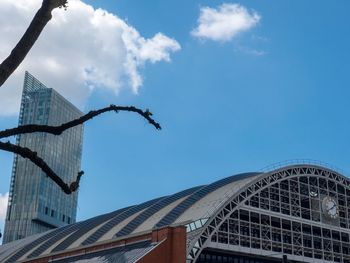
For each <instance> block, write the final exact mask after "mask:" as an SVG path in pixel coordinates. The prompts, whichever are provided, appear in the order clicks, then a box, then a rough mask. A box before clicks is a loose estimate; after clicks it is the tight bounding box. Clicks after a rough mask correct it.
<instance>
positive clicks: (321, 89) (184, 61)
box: [0, 0, 350, 219]
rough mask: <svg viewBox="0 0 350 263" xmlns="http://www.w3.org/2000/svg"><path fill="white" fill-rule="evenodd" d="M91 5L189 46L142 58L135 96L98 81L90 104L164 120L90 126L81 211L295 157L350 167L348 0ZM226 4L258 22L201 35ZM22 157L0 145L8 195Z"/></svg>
mask: <svg viewBox="0 0 350 263" xmlns="http://www.w3.org/2000/svg"><path fill="white" fill-rule="evenodd" d="M85 3H87V4H89V5H92V6H93V7H94V8H99V7H100V8H103V9H105V10H107V11H108V12H109V13H112V14H114V15H116V16H118V17H119V18H121V19H123V20H125V21H127V24H128V25H130V26H132V27H133V28H135V29H136V30H137V31H138V32H139V33H140V35H142V36H143V37H144V38H146V39H147V38H152V37H153V36H154V35H155V34H157V33H158V32H161V33H162V34H164V35H166V36H167V37H169V38H171V39H173V40H174V41H176V42H177V43H178V44H179V45H180V46H181V49H178V50H176V51H175V50H173V51H172V52H170V53H169V54H170V57H169V58H170V61H165V60H159V61H157V62H156V63H152V62H150V61H145V63H141V64H142V65H140V66H139V67H138V71H139V74H140V76H142V79H143V82H142V85H140V86H139V88H138V94H137V95H136V94H135V93H133V92H132V91H131V89H129V88H121V89H120V90H118V95H115V92H114V91H111V90H108V89H103V88H102V89H99V88H95V89H93V91H92V92H91V94H90V95H89V96H88V98H86V100H85V101H84V104H83V106H82V107H83V108H84V109H85V111H88V110H89V109H94V108H98V107H103V106H105V105H109V104H111V103H114V104H121V105H129V104H131V105H135V106H138V107H142V108H149V109H150V110H151V111H152V112H153V113H154V118H155V119H156V120H157V121H159V122H160V123H161V125H162V127H163V129H162V130H161V131H156V130H155V129H154V128H153V127H151V126H150V125H147V123H146V122H145V121H144V120H142V119H141V118H139V117H138V116H136V115H133V114H127V113H120V114H118V115H116V114H112V113H110V114H106V115H104V116H102V117H100V118H97V119H94V120H93V121H91V122H89V123H87V124H86V126H85V134H84V146H83V149H84V150H83V161H82V169H83V170H84V171H85V177H84V178H83V179H82V184H81V189H80V193H79V208H78V219H84V218H88V217H91V216H94V215H97V214H101V213H104V212H108V211H111V210H115V209H117V208H119V207H123V206H127V205H130V204H135V203H140V202H142V201H146V200H148V199H151V198H154V197H158V196H161V195H167V194H171V193H174V192H176V191H179V190H182V189H185V188H189V187H192V186H195V185H200V184H206V183H210V182H213V181H215V180H217V179H219V178H223V177H226V176H229V175H232V174H235V173H239V172H248V171H257V170H259V169H260V168H262V167H264V166H266V165H269V164H271V163H275V162H278V161H283V160H289V159H295V158H307V159H315V160H320V161H324V162H327V163H330V164H332V165H335V166H337V167H340V168H341V169H343V170H344V171H345V172H346V175H348V174H349V172H350V168H349V161H348V159H349V156H350V150H349V148H350V143H349V140H348V138H349V134H350V122H349V113H350V110H349V103H348V98H349V97H350V91H349V84H350V80H349V69H350V62H349V61H350V51H349V47H350V27H349V24H350V17H349V16H348V10H349V8H350V2H348V1H346V0H343V1H336V2H332V3H330V2H320V1H295V0H293V1H274V2H273V4H272V3H271V2H269V3H267V2H266V1H240V2H239V3H237V2H230V1H215V0H211V1H188V0H178V1H167V0H162V1H161V0H158V1H155V0H152V1H135V0H127V1H126V0H118V1H107V0H99V1H93V0H90V1H85ZM224 3H226V4H234V3H237V4H239V5H240V6H241V7H245V8H246V10H247V11H248V12H249V14H250V15H252V14H254V12H255V13H256V14H258V15H259V17H260V19H259V21H258V22H257V23H256V24H254V25H252V26H251V27H249V28H248V29H246V30H242V31H241V32H239V33H238V34H237V35H235V36H233V37H232V38H230V39H229V40H227V41H220V40H212V39H209V38H205V37H204V38H203V37H202V38H198V37H195V36H193V34H191V31H193V30H194V29H195V28H196V27H197V26H198V18H199V16H200V10H201V8H205V7H210V8H212V9H215V10H218V9H219V7H220V6H221V5H222V4H224ZM66 12H67V13H69V12H70V9H69V8H68V10H67V11H66ZM58 44H60V43H58ZM63 44H64V43H63ZM0 48H1V46H0ZM93 52H94V51H93V50H92V51H91V53H93ZM28 70H29V71H31V69H30V68H29V69H28ZM36 77H37V78H38V79H41V78H44V79H45V78H47V79H49V78H50V75H46V76H36ZM18 78H19V79H20V81H21V82H22V81H23V76H20V74H19V76H18ZM44 83H46V82H44ZM56 85H59V83H56ZM125 85H126V84H125ZM52 87H53V88H56V87H54V86H52ZM2 88H4V87H2ZM2 100H6V97H3V98H2ZM16 123H17V116H16V114H12V115H11V114H9V115H4V116H1V118H0V129H4V128H6V127H11V126H14V125H16ZM12 159H13V156H12V155H11V154H9V153H4V152H0V163H1V170H0V180H1V181H0V193H6V192H8V188H9V181H10V174H11V167H12Z"/></svg>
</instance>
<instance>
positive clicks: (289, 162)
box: [259, 159, 346, 175]
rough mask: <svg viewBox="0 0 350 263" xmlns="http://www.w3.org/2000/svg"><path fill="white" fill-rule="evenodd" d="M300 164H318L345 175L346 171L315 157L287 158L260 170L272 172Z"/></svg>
mask: <svg viewBox="0 0 350 263" xmlns="http://www.w3.org/2000/svg"><path fill="white" fill-rule="evenodd" d="M299 164H308V165H316V166H321V167H325V168H328V169H330V170H333V171H335V172H337V173H339V174H342V175H345V174H346V173H345V171H344V170H342V169H340V168H339V167H336V166H334V165H332V164H329V163H326V162H322V161H318V160H313V159H292V160H285V161H281V162H277V163H273V164H270V165H267V166H265V167H263V168H261V169H260V170H259V172H263V173H266V172H271V171H273V170H277V169H280V168H283V167H286V166H291V165H299Z"/></svg>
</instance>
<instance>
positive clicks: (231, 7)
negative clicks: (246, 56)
mask: <svg viewBox="0 0 350 263" xmlns="http://www.w3.org/2000/svg"><path fill="white" fill-rule="evenodd" d="M260 19H261V17H260V15H258V13H256V12H255V11H251V12H249V11H248V10H247V9H246V8H245V7H244V6H242V5H239V4H228V3H224V4H222V5H220V6H219V7H218V8H211V7H202V8H201V10H200V16H199V18H198V26H197V28H195V29H194V30H193V31H192V32H191V34H192V35H193V36H195V37H198V38H200V39H210V40H214V41H221V42H225V41H230V40H232V39H233V38H234V37H236V36H237V34H239V33H241V32H244V31H247V30H249V29H251V28H252V27H254V26H256V25H257V24H258V23H259V21H260Z"/></svg>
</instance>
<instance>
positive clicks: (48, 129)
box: [0, 105, 161, 138]
mask: <svg viewBox="0 0 350 263" xmlns="http://www.w3.org/2000/svg"><path fill="white" fill-rule="evenodd" d="M108 111H115V112H116V113H118V112H119V111H128V112H135V113H138V114H139V115H141V116H142V117H144V118H145V119H146V120H147V121H148V122H149V123H150V124H151V125H153V126H154V127H155V128H156V129H157V130H160V129H161V127H160V124H159V123H157V122H156V121H155V120H154V119H153V118H152V117H151V116H152V113H151V112H150V111H149V110H145V111H143V110H141V109H138V108H136V107H134V106H116V105H110V106H108V107H105V108H102V109H99V110H94V111H90V112H89V113H87V114H85V115H83V116H81V117H80V118H78V119H75V120H72V121H69V122H66V123H64V124H62V125H59V126H49V125H37V124H29V125H21V126H18V127H16V128H12V129H7V130H4V131H0V138H5V137H9V136H14V135H18V134H25V133H34V132H45V133H50V134H54V135H60V134H62V132H64V131H65V130H67V129H70V128H72V127H75V126H77V125H80V124H83V123H84V122H86V121H88V120H91V119H92V118H94V117H96V116H98V115H100V114H102V113H104V112H108Z"/></svg>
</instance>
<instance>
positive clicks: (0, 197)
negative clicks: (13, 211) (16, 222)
mask: <svg viewBox="0 0 350 263" xmlns="http://www.w3.org/2000/svg"><path fill="white" fill-rule="evenodd" d="M8 197H9V193H6V194H1V193H0V220H4V219H5V217H6V209H7V200H8Z"/></svg>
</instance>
